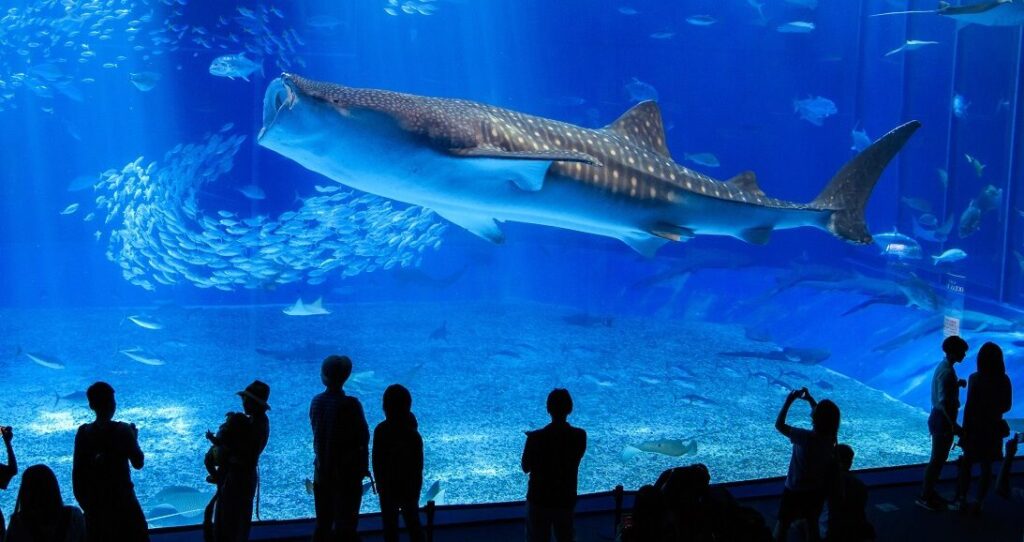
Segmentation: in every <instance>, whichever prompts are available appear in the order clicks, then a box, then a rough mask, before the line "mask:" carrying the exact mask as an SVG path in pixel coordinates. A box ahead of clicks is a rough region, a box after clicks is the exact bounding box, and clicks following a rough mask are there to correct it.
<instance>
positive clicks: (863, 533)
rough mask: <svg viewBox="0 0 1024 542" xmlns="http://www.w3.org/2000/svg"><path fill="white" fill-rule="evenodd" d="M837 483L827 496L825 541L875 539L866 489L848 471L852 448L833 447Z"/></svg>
mask: <svg viewBox="0 0 1024 542" xmlns="http://www.w3.org/2000/svg"><path fill="white" fill-rule="evenodd" d="M836 463H837V464H838V466H839V483H838V484H837V485H836V487H835V488H834V489H833V490H832V491H831V492H830V495H829V499H828V530H827V535H826V537H825V540H827V541H828V542H865V541H870V540H874V539H875V528H874V527H873V526H872V525H871V523H870V522H869V521H868V516H867V512H866V508H867V505H868V488H867V486H866V485H864V482H862V481H861V480H860V478H858V477H857V475H856V474H854V473H853V472H851V469H852V467H853V448H851V447H849V446H847V445H846V444H840V445H838V446H836Z"/></svg>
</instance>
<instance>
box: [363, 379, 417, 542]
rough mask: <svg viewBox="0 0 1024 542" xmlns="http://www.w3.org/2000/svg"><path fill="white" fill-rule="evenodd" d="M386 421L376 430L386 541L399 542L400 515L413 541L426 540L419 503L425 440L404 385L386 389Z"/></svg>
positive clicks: (375, 467)
mask: <svg viewBox="0 0 1024 542" xmlns="http://www.w3.org/2000/svg"><path fill="white" fill-rule="evenodd" d="M384 417H385V419H384V421H382V422H380V423H379V424H377V428H376V429H374V430H373V474H374V476H375V477H376V482H377V493H378V494H379V495H380V515H381V524H382V526H383V527H384V540H385V542H397V541H398V513H399V511H401V512H402V517H403V518H405V527H406V529H408V530H409V539H410V540H412V541H413V542H418V541H421V540H423V531H422V529H421V528H420V516H419V513H420V510H419V500H420V491H421V490H422V489H423V439H422V438H421V437H420V433H419V431H418V430H417V424H416V416H414V415H413V413H412V395H411V394H410V393H409V390H407V389H406V388H405V387H404V386H402V385H400V384H392V385H390V386H388V389H386V390H384Z"/></svg>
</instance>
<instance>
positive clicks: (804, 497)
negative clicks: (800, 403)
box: [775, 388, 840, 541]
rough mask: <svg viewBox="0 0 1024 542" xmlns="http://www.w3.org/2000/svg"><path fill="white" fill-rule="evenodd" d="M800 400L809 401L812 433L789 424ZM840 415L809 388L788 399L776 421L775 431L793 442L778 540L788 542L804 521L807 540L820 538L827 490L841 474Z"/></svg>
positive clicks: (783, 494) (787, 397)
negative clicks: (838, 460)
mask: <svg viewBox="0 0 1024 542" xmlns="http://www.w3.org/2000/svg"><path fill="white" fill-rule="evenodd" d="M798 399H802V400H804V401H807V404H808V405H810V407H811V429H810V430H807V429H801V428H799V427H793V426H791V425H789V424H788V423H786V421H787V417H788V416H789V409H790V407H792V406H793V403H794V402H796V401H797V400H798ZM839 416H840V414H839V407H838V406H836V404H835V403H833V402H832V401H829V400H828V399H825V400H823V401H821V402H818V401H815V400H814V397H811V394H810V392H808V391H807V388H800V389H798V390H793V391H791V392H790V393H789V395H788V396H786V401H785V403H783V404H782V409H781V410H779V416H778V418H777V419H776V420H775V429H776V430H778V432H779V433H782V435H783V436H785V437H786V438H788V439H789V440H790V442H792V443H793V455H792V456H791V457H790V460H789V473H788V474H787V476H786V486H785V489H783V491H782V500H781V502H780V503H779V513H778V523H777V524H776V526H775V540H789V529H790V527H791V526H792V525H793V524H794V523H796V522H797V521H801V520H802V521H803V522H804V524H805V525H804V528H805V529H807V538H806V539H807V540H812V541H814V540H820V539H821V532H820V530H819V529H818V520H819V518H820V517H821V511H822V508H824V506H825V499H826V497H827V496H828V491H829V489H830V488H831V487H832V486H833V483H834V480H833V477H835V476H837V475H838V469H837V468H836V461H835V448H836V442H837V439H838V435H839Z"/></svg>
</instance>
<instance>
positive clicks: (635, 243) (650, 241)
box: [620, 233, 669, 258]
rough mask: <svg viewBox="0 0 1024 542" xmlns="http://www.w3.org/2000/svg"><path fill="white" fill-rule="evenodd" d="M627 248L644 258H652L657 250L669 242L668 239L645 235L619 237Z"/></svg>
mask: <svg viewBox="0 0 1024 542" xmlns="http://www.w3.org/2000/svg"><path fill="white" fill-rule="evenodd" d="M620 239H621V240H622V242H623V243H626V244H627V245H629V248H631V249H633V250H635V251H637V252H639V253H640V255H642V256H644V257H645V258H653V257H654V254H655V253H656V252H658V249H659V248H661V247H662V246H664V245H665V243H667V242H669V239H667V238H664V237H658V236H656V235H651V234H646V233H636V234H632V235H624V236H622V237H620Z"/></svg>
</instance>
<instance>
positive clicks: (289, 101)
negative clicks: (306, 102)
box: [256, 76, 299, 142]
mask: <svg viewBox="0 0 1024 542" xmlns="http://www.w3.org/2000/svg"><path fill="white" fill-rule="evenodd" d="M298 99H299V97H298V91H297V90H296V89H295V87H294V83H292V82H291V81H289V80H288V78H287V76H284V77H278V78H277V79H274V80H273V81H271V82H270V84H269V85H267V91H266V93H265V94H264V95H263V127H262V128H260V133H259V134H258V135H257V136H256V141H257V142H258V141H260V140H262V139H263V136H264V135H266V133H267V130H269V129H270V128H271V127H272V126H273V125H274V123H275V122H277V116H278V114H280V113H281V111H282V110H283V109H284V108H286V107H287V108H289V109H290V108H291V107H293V106H294V105H295V103H296V102H297V101H298Z"/></svg>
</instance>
